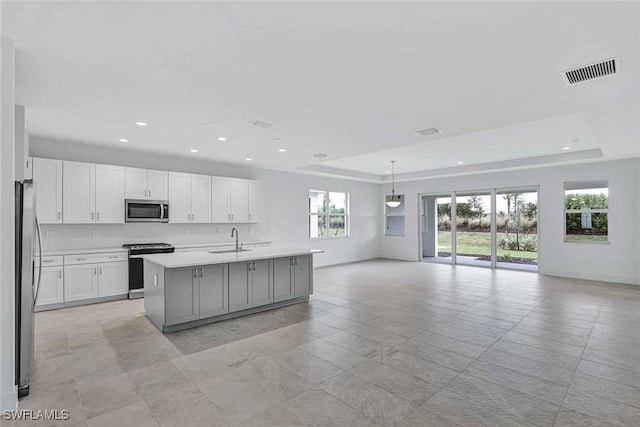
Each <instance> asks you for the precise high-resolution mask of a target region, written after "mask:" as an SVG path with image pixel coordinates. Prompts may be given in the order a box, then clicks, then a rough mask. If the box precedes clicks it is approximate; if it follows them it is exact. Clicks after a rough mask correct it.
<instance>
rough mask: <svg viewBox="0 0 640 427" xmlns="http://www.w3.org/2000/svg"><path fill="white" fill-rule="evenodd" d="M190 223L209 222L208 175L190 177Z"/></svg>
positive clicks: (209, 180)
mask: <svg viewBox="0 0 640 427" xmlns="http://www.w3.org/2000/svg"><path fill="white" fill-rule="evenodd" d="M169 208H171V207H169ZM191 222H204V223H207V222H211V177H210V176H208V175H191Z"/></svg>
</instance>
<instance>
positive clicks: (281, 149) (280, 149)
mask: <svg viewBox="0 0 640 427" xmlns="http://www.w3.org/2000/svg"><path fill="white" fill-rule="evenodd" d="M278 151H279V152H281V153H284V152H286V151H287V149H286V148H278Z"/></svg>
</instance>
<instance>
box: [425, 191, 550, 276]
mask: <svg viewBox="0 0 640 427" xmlns="http://www.w3.org/2000/svg"><path fill="white" fill-rule="evenodd" d="M420 200H421V216H422V217H421V237H420V240H421V248H420V250H421V257H422V259H423V260H424V261H431V262H440V263H449V264H463V265H476V266H483V267H498V268H511V269H523V270H537V269H538V190H537V189H535V188H515V189H513V188H510V189H506V188H504V189H501V188H498V189H491V190H482V191H458V192H452V193H451V194H450V195H449V194H436V195H421V197H420ZM452 201H453V203H452Z"/></svg>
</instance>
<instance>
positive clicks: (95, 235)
mask: <svg viewBox="0 0 640 427" xmlns="http://www.w3.org/2000/svg"><path fill="white" fill-rule="evenodd" d="M98 236H100V232H99V231H98V230H93V238H94V239H95V238H96V237H98Z"/></svg>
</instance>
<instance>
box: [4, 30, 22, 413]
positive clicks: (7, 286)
mask: <svg viewBox="0 0 640 427" xmlns="http://www.w3.org/2000/svg"><path fill="white" fill-rule="evenodd" d="M1 42H2V48H1V49H0V54H1V55H0V57H1V59H0V82H1V85H0V88H1V89H0V90H1V92H0V98H1V100H0V125H1V126H0V128H1V131H0V410H6V409H15V408H16V402H17V399H18V395H17V390H16V387H15V361H14V356H15V349H14V344H15V338H14V319H15V317H14V316H15V314H14V307H15V305H14V304H15V288H14V282H15V276H14V270H15V267H14V249H15V247H14V242H15V238H14V233H15V232H14V215H15V208H14V205H15V203H14V200H15V199H14V197H15V196H14V195H15V190H14V180H15V179H14V147H15V139H14V131H15V127H14V114H15V109H14V103H15V101H14V49H13V42H12V41H11V40H9V39H7V38H4V37H2V40H1Z"/></svg>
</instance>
